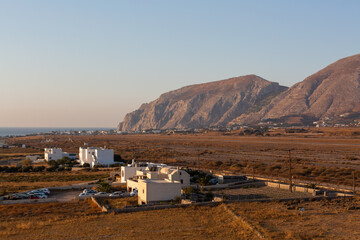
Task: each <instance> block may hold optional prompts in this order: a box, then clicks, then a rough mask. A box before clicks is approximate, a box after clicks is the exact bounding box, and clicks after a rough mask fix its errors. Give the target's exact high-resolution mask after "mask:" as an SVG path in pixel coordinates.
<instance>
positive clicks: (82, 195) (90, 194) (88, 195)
mask: <svg viewBox="0 0 360 240" xmlns="http://www.w3.org/2000/svg"><path fill="white" fill-rule="evenodd" d="M92 195H94V194H93V193H83V192H82V193H80V194H79V197H91V196H92Z"/></svg>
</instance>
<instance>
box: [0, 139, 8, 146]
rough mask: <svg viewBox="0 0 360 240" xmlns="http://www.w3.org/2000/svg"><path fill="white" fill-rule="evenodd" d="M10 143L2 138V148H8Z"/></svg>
mask: <svg viewBox="0 0 360 240" xmlns="http://www.w3.org/2000/svg"><path fill="white" fill-rule="evenodd" d="M8 147H9V145H8V144H7V143H5V141H4V140H0V148H8Z"/></svg>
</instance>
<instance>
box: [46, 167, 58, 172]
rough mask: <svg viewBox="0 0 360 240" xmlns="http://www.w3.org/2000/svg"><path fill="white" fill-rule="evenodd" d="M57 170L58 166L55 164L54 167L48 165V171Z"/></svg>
mask: <svg viewBox="0 0 360 240" xmlns="http://www.w3.org/2000/svg"><path fill="white" fill-rule="evenodd" d="M56 170H57V167H55V166H53V167H48V168H47V169H46V171H47V172H55V171H56Z"/></svg>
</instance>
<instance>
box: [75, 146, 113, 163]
mask: <svg viewBox="0 0 360 240" xmlns="http://www.w3.org/2000/svg"><path fill="white" fill-rule="evenodd" d="M79 159H80V164H81V165H83V164H85V163H88V164H90V167H94V166H95V165H103V166H109V165H111V164H114V150H113V149H107V148H96V147H80V148H79Z"/></svg>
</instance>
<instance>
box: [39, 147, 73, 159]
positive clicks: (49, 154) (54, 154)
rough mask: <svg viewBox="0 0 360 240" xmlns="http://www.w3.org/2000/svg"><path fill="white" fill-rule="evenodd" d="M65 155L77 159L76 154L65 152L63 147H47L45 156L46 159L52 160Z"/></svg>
mask: <svg viewBox="0 0 360 240" xmlns="http://www.w3.org/2000/svg"><path fill="white" fill-rule="evenodd" d="M63 157H68V158H70V159H71V160H75V159H76V154H75V153H67V152H63V151H62V149H61V148H45V149H44V158H45V160H46V161H50V160H55V161H56V160H58V159H62V158H63Z"/></svg>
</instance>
